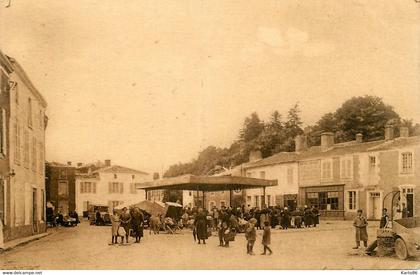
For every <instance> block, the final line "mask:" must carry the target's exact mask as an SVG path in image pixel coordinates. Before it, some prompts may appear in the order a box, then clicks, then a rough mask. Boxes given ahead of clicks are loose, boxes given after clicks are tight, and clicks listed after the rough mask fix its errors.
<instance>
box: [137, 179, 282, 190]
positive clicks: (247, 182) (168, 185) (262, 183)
mask: <svg viewBox="0 0 420 275" xmlns="http://www.w3.org/2000/svg"><path fill="white" fill-rule="evenodd" d="M146 185H148V186H146V187H145V186H144V184H137V185H136V186H137V189H144V190H146V191H150V190H159V189H170V190H192V191H210V192H215V191H224V190H237V189H251V188H263V187H270V186H277V185H278V183H277V180H264V179H255V178H248V177H235V176H234V177H232V176H194V175H183V176H179V177H172V178H163V179H159V180H155V181H152V182H149V183H146Z"/></svg>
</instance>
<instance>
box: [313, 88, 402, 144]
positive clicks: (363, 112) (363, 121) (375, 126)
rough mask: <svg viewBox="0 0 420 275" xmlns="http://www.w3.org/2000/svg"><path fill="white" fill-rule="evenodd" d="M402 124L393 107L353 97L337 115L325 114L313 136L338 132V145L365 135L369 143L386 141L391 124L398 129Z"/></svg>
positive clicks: (315, 127)
mask: <svg viewBox="0 0 420 275" xmlns="http://www.w3.org/2000/svg"><path fill="white" fill-rule="evenodd" d="M399 122H400V116H399V115H398V114H397V113H396V112H395V111H394V110H393V108H392V106H390V105H387V104H385V103H384V102H383V101H382V99H381V98H380V97H377V96H368V95H366V96H362V97H353V98H351V99H349V100H347V101H346V102H344V103H343V105H342V106H341V107H340V108H338V109H337V110H336V111H335V112H334V113H328V114H325V115H324V116H323V117H322V118H321V119H320V120H319V121H318V122H317V123H316V125H315V126H314V127H313V128H312V135H313V134H314V133H316V134H318V135H320V134H321V133H322V132H327V131H328V132H334V133H335V139H336V141H337V142H345V141H350V140H354V138H355V136H356V134H358V133H362V134H363V137H364V138H365V139H366V140H376V139H381V138H383V137H384V128H385V125H386V124H387V123H391V124H394V125H398V124H399ZM311 141H314V139H311ZM317 141H319V139H317Z"/></svg>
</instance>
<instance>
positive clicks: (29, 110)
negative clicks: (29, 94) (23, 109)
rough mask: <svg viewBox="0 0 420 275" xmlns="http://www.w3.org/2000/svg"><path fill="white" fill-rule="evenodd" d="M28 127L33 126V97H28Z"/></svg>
mask: <svg viewBox="0 0 420 275" xmlns="http://www.w3.org/2000/svg"><path fill="white" fill-rule="evenodd" d="M28 127H30V128H32V99H31V98H28Z"/></svg>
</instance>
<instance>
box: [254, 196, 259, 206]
mask: <svg viewBox="0 0 420 275" xmlns="http://www.w3.org/2000/svg"><path fill="white" fill-rule="evenodd" d="M259 202H260V196H255V205H254V206H255V207H259V206H260V203H259Z"/></svg>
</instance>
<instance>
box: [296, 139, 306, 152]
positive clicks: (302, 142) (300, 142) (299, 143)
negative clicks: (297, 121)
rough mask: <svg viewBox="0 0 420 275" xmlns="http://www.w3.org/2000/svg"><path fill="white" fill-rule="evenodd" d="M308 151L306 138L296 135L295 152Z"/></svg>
mask: <svg viewBox="0 0 420 275" xmlns="http://www.w3.org/2000/svg"><path fill="white" fill-rule="evenodd" d="M306 149H308V137H307V136H306V135H298V136H296V137H295V151H296V152H301V151H304V150H306Z"/></svg>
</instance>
